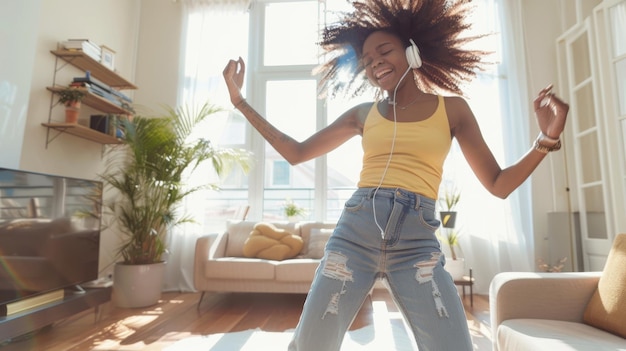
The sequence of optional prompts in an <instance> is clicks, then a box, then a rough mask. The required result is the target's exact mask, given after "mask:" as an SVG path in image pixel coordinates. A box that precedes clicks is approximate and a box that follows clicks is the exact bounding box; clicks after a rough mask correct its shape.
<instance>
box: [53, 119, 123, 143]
mask: <svg viewBox="0 0 626 351" xmlns="http://www.w3.org/2000/svg"><path fill="white" fill-rule="evenodd" d="M41 125H42V126H44V127H48V128H50V129H54V130H56V131H59V132H60V133H67V134H71V135H74V136H77V137H80V138H83V139H87V140H91V141H94V142H97V143H100V144H121V143H122V141H121V140H120V139H117V138H115V137H113V136H111V135H108V134H104V133H100V132H99V131H97V130H93V129H91V128H88V127H85V126H83V125H80V124H77V123H42V124H41ZM52 139H54V137H53V138H52Z"/></svg>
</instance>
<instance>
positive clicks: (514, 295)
mask: <svg viewBox="0 0 626 351" xmlns="http://www.w3.org/2000/svg"><path fill="white" fill-rule="evenodd" d="M601 274H602V273H601V272H586V273H583V272H580V273H519V272H506V273H499V274H497V275H496V276H495V277H494V279H493V280H492V282H491V286H490V292H489V299H490V300H489V304H490V311H491V328H492V333H493V335H492V340H493V343H494V350H496V351H525V350H528V351H537V350H550V351H559V350H593V351H605V350H626V339H624V338H621V337H619V336H617V335H614V334H611V333H609V332H606V331H603V330H601V329H598V328H595V327H592V326H590V325H588V324H585V323H584V322H583V314H584V311H585V308H586V306H587V304H588V302H589V300H590V299H591V297H592V295H593V294H594V292H595V291H596V288H597V287H598V281H599V280H600V277H601ZM624 322H625V323H626V316H625V317H624Z"/></svg>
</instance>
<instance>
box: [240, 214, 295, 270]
mask: <svg viewBox="0 0 626 351" xmlns="http://www.w3.org/2000/svg"><path fill="white" fill-rule="evenodd" d="M302 246H303V241H302V238H301V237H300V236H299V235H295V234H291V233H289V232H287V231H286V230H284V229H278V228H276V227H275V226H273V225H272V224H270V223H263V222H262V223H257V224H256V225H255V226H254V228H253V229H252V231H251V232H250V236H249V237H248V239H247V240H246V242H245V243H244V245H243V254H244V256H246V257H256V258H263V259H266V260H275V261H282V260H284V259H287V258H292V257H295V256H296V255H298V253H300V250H302Z"/></svg>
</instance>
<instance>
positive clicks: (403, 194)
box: [354, 188, 436, 210]
mask: <svg viewBox="0 0 626 351" xmlns="http://www.w3.org/2000/svg"><path fill="white" fill-rule="evenodd" d="M354 194H355V195H362V196H367V197H369V198H373V197H374V194H376V197H378V198H380V197H383V198H394V199H398V200H400V201H403V202H407V204H410V206H411V207H413V208H418V207H420V206H422V207H425V208H428V209H432V210H435V203H436V201H435V200H434V199H431V198H429V197H426V196H424V195H421V194H418V193H414V192H412V191H409V190H406V189H402V188H358V189H357V190H356V191H355V193H354Z"/></svg>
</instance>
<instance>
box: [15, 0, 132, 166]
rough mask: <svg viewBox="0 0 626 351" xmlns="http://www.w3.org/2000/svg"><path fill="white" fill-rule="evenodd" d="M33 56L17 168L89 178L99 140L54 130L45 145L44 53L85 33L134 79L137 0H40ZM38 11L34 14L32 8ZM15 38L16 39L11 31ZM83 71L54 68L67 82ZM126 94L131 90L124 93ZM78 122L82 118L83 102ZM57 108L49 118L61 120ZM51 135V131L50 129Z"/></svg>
mask: <svg viewBox="0 0 626 351" xmlns="http://www.w3.org/2000/svg"><path fill="white" fill-rule="evenodd" d="M40 11H41V16H40V21H39V28H38V35H37V38H38V39H37V43H36V47H35V58H34V59H35V61H34V65H33V66H32V72H33V76H32V81H31V95H30V103H29V107H28V118H27V121H26V126H25V135H26V138H25V139H26V140H25V142H24V145H23V148H22V157H21V161H20V168H22V169H26V170H32V171H39V172H45V173H52V174H59V175H65V176H74V177H79V178H94V177H95V175H96V174H97V172H99V171H100V169H101V167H102V151H103V146H102V145H100V144H97V143H94V142H91V141H87V140H84V139H80V138H77V137H74V136H70V135H60V136H58V137H57V138H55V139H54V140H52V141H51V142H49V143H48V145H47V146H46V134H47V132H48V130H47V128H44V127H42V126H41V123H43V122H47V121H48V116H49V111H50V105H51V102H56V100H51V97H52V94H51V93H50V92H49V91H48V90H46V87H47V86H50V85H52V84H53V79H54V73H55V56H54V55H52V54H51V53H50V50H54V49H56V47H57V43H58V42H59V41H63V40H66V39H69V38H86V39H89V40H92V41H93V42H95V43H96V44H98V45H106V46H108V47H110V48H112V49H113V50H115V51H116V55H115V67H116V69H117V71H118V73H120V75H122V76H124V77H125V78H126V79H128V80H130V81H134V75H135V72H134V68H135V62H136V46H137V45H136V43H137V38H138V23H139V0H91V1H82V0H43V1H42V2H41V9H40ZM37 15H38V14H37ZM15 39H16V40H20V39H19V36H16V38H15ZM76 76H84V73H83V72H82V71H80V70H78V69H76V68H74V67H72V66H70V65H67V66H66V67H64V68H63V69H60V70H59V71H58V72H57V77H56V84H59V85H67V84H69V83H70V82H71V81H72V78H73V77H76ZM130 95H132V93H131V94H130ZM83 110H84V111H82V112H81V121H80V123H84V124H88V118H89V114H91V113H97V112H95V111H93V110H91V109H90V108H88V107H85V108H84V109H83ZM63 113H64V112H63V109H62V108H61V107H60V106H59V107H57V108H55V109H53V111H52V116H51V118H52V119H53V120H55V119H56V120H57V121H63V119H64V117H63ZM50 135H51V136H56V135H57V133H56V132H54V131H50Z"/></svg>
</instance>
